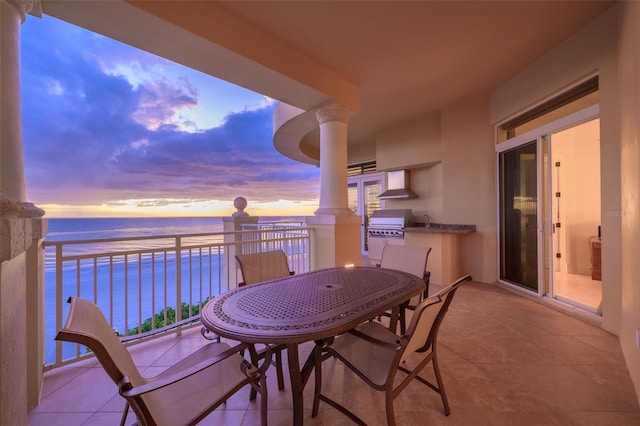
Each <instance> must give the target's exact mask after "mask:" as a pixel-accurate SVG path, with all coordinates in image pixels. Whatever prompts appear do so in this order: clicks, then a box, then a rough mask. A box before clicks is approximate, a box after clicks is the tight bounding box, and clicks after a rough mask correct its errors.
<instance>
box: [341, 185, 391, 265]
mask: <svg viewBox="0 0 640 426" xmlns="http://www.w3.org/2000/svg"><path fill="white" fill-rule="evenodd" d="M348 179H349V182H348V183H349V187H348V197H349V208H350V209H351V210H353V212H354V213H355V214H358V215H360V216H361V217H362V224H361V229H362V233H361V239H362V248H363V253H366V252H368V251H369V244H368V238H369V233H368V227H369V218H370V217H371V213H373V211H374V210H378V209H380V206H381V204H380V199H379V198H378V195H380V194H381V193H382V190H383V186H382V183H383V179H384V175H383V174H382V173H370V174H366V175H359V176H350V177H349V178H348Z"/></svg>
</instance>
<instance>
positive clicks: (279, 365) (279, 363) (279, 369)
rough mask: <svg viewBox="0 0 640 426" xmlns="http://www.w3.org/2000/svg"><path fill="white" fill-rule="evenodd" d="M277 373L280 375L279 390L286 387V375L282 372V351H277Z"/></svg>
mask: <svg viewBox="0 0 640 426" xmlns="http://www.w3.org/2000/svg"><path fill="white" fill-rule="evenodd" d="M276 375H277V377H278V390H282V389H284V375H283V373H282V351H277V352H276Z"/></svg>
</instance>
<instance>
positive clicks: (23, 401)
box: [0, 0, 47, 424]
mask: <svg viewBox="0 0 640 426" xmlns="http://www.w3.org/2000/svg"><path fill="white" fill-rule="evenodd" d="M40 12H41V4H40V3H39V1H36V0H0V341H2V350H1V351H0V377H2V379H1V380H0V424H26V422H27V411H28V409H30V408H33V407H34V406H35V405H37V403H38V401H39V398H40V393H41V387H42V377H43V368H42V367H43V364H44V347H43V346H44V319H43V315H44V304H43V301H44V299H43V297H44V296H43V295H44V292H43V289H44V250H43V249H42V242H43V241H44V236H45V235H46V232H47V221H46V219H42V216H43V215H44V211H42V210H41V209H39V208H37V207H35V206H34V205H33V204H32V203H28V202H26V185H25V175H24V156H23V149H22V118H21V107H20V25H21V24H22V23H23V22H24V21H25V19H26V14H27V13H31V14H36V15H39V14H40Z"/></svg>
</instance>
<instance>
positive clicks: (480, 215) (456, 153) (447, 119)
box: [376, 97, 496, 282]
mask: <svg viewBox="0 0 640 426" xmlns="http://www.w3.org/2000/svg"><path fill="white" fill-rule="evenodd" d="M494 155H495V153H494V149H493V136H492V128H491V125H490V123H489V100H488V98H487V97H480V98H476V99H469V100H465V101H463V102H460V103H458V104H456V105H451V106H449V107H446V108H443V109H442V110H441V111H438V112H436V113H432V114H429V115H427V116H425V117H423V118H422V119H420V120H418V121H414V122H411V123H406V124H404V125H400V126H397V127H395V128H393V129H389V130H388V131H386V132H384V133H383V134H380V135H378V138H377V143H376V157H377V162H378V166H379V167H380V165H381V164H382V166H383V167H388V168H399V167H412V166H414V165H416V164H417V163H423V164H429V165H428V166H425V167H417V168H415V169H411V171H410V176H411V189H413V190H414V191H415V192H416V193H417V194H418V198H416V199H410V200H387V201H385V208H387V209H405V208H406V209H411V210H412V211H413V213H414V216H415V217H416V220H417V221H422V215H424V214H428V215H429V216H430V218H431V221H432V222H440V223H450V224H471V225H476V229H477V232H476V233H474V234H469V235H463V236H461V237H459V240H458V247H459V253H460V256H461V258H460V259H458V264H459V265H460V270H461V271H464V273H469V274H471V275H472V276H473V277H474V279H476V280H478V281H483V282H494V281H495V280H496V223H495V222H496V221H495V214H496V211H495V204H496V201H495V197H496V195H495V164H494ZM434 162H435V164H432V163H434ZM383 167H381V168H383ZM432 256H436V254H432ZM431 260H432V259H431V258H430V261H431ZM434 260H435V258H434Z"/></svg>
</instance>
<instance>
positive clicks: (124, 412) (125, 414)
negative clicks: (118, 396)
mask: <svg viewBox="0 0 640 426" xmlns="http://www.w3.org/2000/svg"><path fill="white" fill-rule="evenodd" d="M127 414H129V403H128V402H127V403H125V404H124V411H123V412H122V419H120V426H124V424H125V423H126V422H127Z"/></svg>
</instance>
